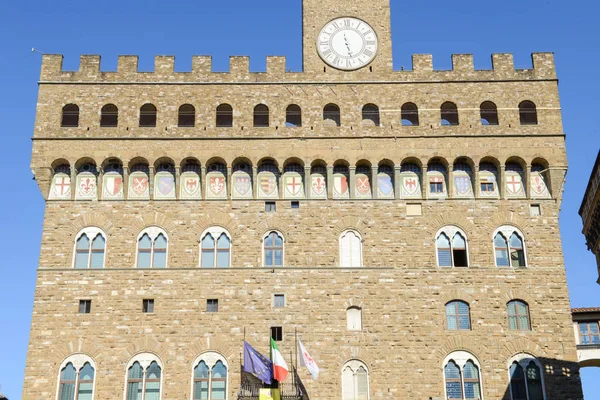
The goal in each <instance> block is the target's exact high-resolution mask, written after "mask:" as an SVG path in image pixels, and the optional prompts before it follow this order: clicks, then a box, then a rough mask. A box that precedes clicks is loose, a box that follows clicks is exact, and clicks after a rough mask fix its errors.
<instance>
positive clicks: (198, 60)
mask: <svg viewBox="0 0 600 400" xmlns="http://www.w3.org/2000/svg"><path fill="white" fill-rule="evenodd" d="M211 72H212V57H211V56H192V73H193V74H194V75H208V74H210V73H211Z"/></svg>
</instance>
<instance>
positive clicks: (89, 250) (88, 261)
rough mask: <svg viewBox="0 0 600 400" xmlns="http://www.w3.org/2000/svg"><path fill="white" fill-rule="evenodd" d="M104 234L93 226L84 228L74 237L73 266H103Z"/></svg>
mask: <svg viewBox="0 0 600 400" xmlns="http://www.w3.org/2000/svg"><path fill="white" fill-rule="evenodd" d="M105 248H106V235H105V234H104V232H102V230H100V229H99V228H95V227H89V228H84V229H82V230H81V231H79V233H78V234H77V236H76V239H75V256H74V257H73V264H74V265H73V267H74V268H77V269H87V268H94V269H95V268H104V252H105Z"/></svg>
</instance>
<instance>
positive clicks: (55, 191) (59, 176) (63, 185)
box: [48, 164, 71, 200]
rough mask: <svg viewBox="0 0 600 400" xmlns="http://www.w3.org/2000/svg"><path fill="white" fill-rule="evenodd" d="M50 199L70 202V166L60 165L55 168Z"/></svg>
mask: <svg viewBox="0 0 600 400" xmlns="http://www.w3.org/2000/svg"><path fill="white" fill-rule="evenodd" d="M48 198H49V199H50V200H68V199H70V198H71V167H70V166H69V164H60V165H59V166H58V167H56V168H54V176H53V177H52V186H51V187H50V194H49V195H48Z"/></svg>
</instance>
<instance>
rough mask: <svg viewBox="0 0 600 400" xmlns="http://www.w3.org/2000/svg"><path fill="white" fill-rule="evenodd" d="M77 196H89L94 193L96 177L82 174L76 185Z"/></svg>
mask: <svg viewBox="0 0 600 400" xmlns="http://www.w3.org/2000/svg"><path fill="white" fill-rule="evenodd" d="M77 190H78V193H77V195H78V197H81V198H90V197H94V196H95V195H96V177H95V176H82V177H80V178H79V182H78V185H77Z"/></svg>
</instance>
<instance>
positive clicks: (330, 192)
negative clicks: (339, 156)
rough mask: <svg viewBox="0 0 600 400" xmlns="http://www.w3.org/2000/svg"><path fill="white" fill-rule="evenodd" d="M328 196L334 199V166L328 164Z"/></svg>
mask: <svg viewBox="0 0 600 400" xmlns="http://www.w3.org/2000/svg"><path fill="white" fill-rule="evenodd" d="M327 198H328V199H333V167H332V166H327Z"/></svg>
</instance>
